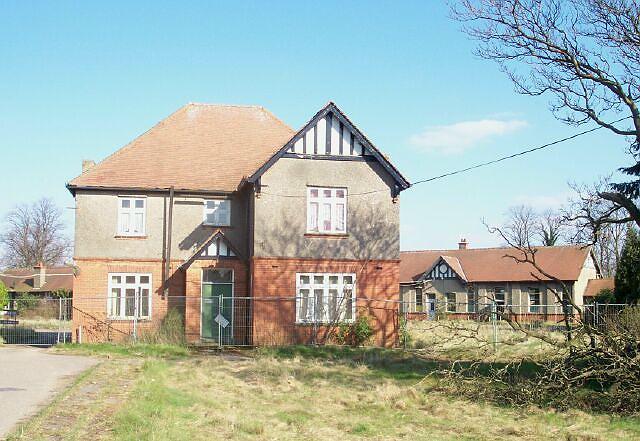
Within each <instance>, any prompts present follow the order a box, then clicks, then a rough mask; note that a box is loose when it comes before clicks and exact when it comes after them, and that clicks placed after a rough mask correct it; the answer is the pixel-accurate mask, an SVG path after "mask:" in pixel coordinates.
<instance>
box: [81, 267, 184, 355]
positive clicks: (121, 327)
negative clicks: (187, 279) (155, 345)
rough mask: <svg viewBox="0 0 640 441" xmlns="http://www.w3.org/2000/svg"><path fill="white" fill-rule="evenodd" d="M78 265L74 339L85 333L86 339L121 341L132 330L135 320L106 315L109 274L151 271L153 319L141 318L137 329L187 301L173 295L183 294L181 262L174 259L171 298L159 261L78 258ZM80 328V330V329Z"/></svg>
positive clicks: (154, 323) (151, 324) (149, 326)
mask: <svg viewBox="0 0 640 441" xmlns="http://www.w3.org/2000/svg"><path fill="white" fill-rule="evenodd" d="M76 265H77V266H78V268H79V271H78V274H77V277H76V278H75V280H74V285H73V306H74V311H73V334H72V335H73V338H74V341H76V340H77V339H78V337H79V336H80V334H81V335H82V341H83V342H85V343H86V342H91V341H111V340H113V341H121V340H125V339H126V338H127V336H128V335H130V334H131V333H132V331H133V321H132V320H110V319H109V318H108V317H107V295H108V293H107V291H108V282H109V280H108V277H109V273H123V272H131V273H150V274H151V283H152V294H151V296H152V297H151V314H152V319H151V320H140V321H138V330H139V331H140V332H144V331H145V330H150V329H152V328H153V327H155V326H157V325H158V324H159V323H160V322H161V321H162V319H163V318H164V316H165V315H166V313H167V309H168V308H169V307H171V306H176V307H178V308H180V307H181V305H182V306H183V304H184V302H180V301H176V299H175V298H174V297H173V296H183V295H184V273H183V272H182V271H181V270H179V269H178V265H179V262H172V264H171V272H170V274H172V276H171V279H170V292H169V295H170V296H171V297H169V298H167V297H165V296H164V295H163V294H164V293H163V290H162V281H163V265H162V261H160V260H99V259H77V260H76ZM80 328H81V329H80Z"/></svg>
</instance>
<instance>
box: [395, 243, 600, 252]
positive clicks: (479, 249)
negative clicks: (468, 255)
mask: <svg viewBox="0 0 640 441" xmlns="http://www.w3.org/2000/svg"><path fill="white" fill-rule="evenodd" d="M588 246H589V244H583V245H580V244H575V245H536V246H534V247H533V248H535V249H539V248H586V247H588ZM509 249H518V248H517V247H509V246H505V247H482V248H466V249H464V250H460V249H456V248H447V249H426V250H405V251H402V250H401V251H400V253H437V252H443V253H446V252H450V251H486V250H509Z"/></svg>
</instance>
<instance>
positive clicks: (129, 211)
mask: <svg viewBox="0 0 640 441" xmlns="http://www.w3.org/2000/svg"><path fill="white" fill-rule="evenodd" d="M123 201H129V208H123V207H122V202H123ZM137 201H142V208H136V202H137ZM138 214H141V215H142V229H141V230H140V231H135V229H134V228H135V216H136V215H138ZM125 215H128V216H129V223H128V227H129V228H128V230H127V228H126V227H125V225H124V224H125V222H124V216H125ZM117 222H118V225H117V227H116V231H117V232H118V236H144V235H145V234H146V231H147V198H145V197H141V196H119V197H118V219H117Z"/></svg>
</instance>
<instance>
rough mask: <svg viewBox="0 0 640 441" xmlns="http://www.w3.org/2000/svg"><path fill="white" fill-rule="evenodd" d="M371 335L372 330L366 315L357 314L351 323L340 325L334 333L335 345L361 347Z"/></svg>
mask: <svg viewBox="0 0 640 441" xmlns="http://www.w3.org/2000/svg"><path fill="white" fill-rule="evenodd" d="M372 335H373V328H372V327H371V323H370V320H369V316H368V315H366V314H359V315H358V318H356V320H355V321H354V322H353V323H344V322H343V323H340V324H339V325H338V330H337V332H336V333H335V340H336V343H338V344H340V345H351V346H362V345H364V344H366V343H367V342H368V341H369V339H370V338H371V336H372Z"/></svg>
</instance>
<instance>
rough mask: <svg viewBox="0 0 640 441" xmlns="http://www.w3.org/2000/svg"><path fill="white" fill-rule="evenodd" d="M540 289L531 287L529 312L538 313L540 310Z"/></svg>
mask: <svg viewBox="0 0 640 441" xmlns="http://www.w3.org/2000/svg"><path fill="white" fill-rule="evenodd" d="M540 304H541V301H540V289H539V288H529V312H530V313H532V314H537V313H539V312H540Z"/></svg>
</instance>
